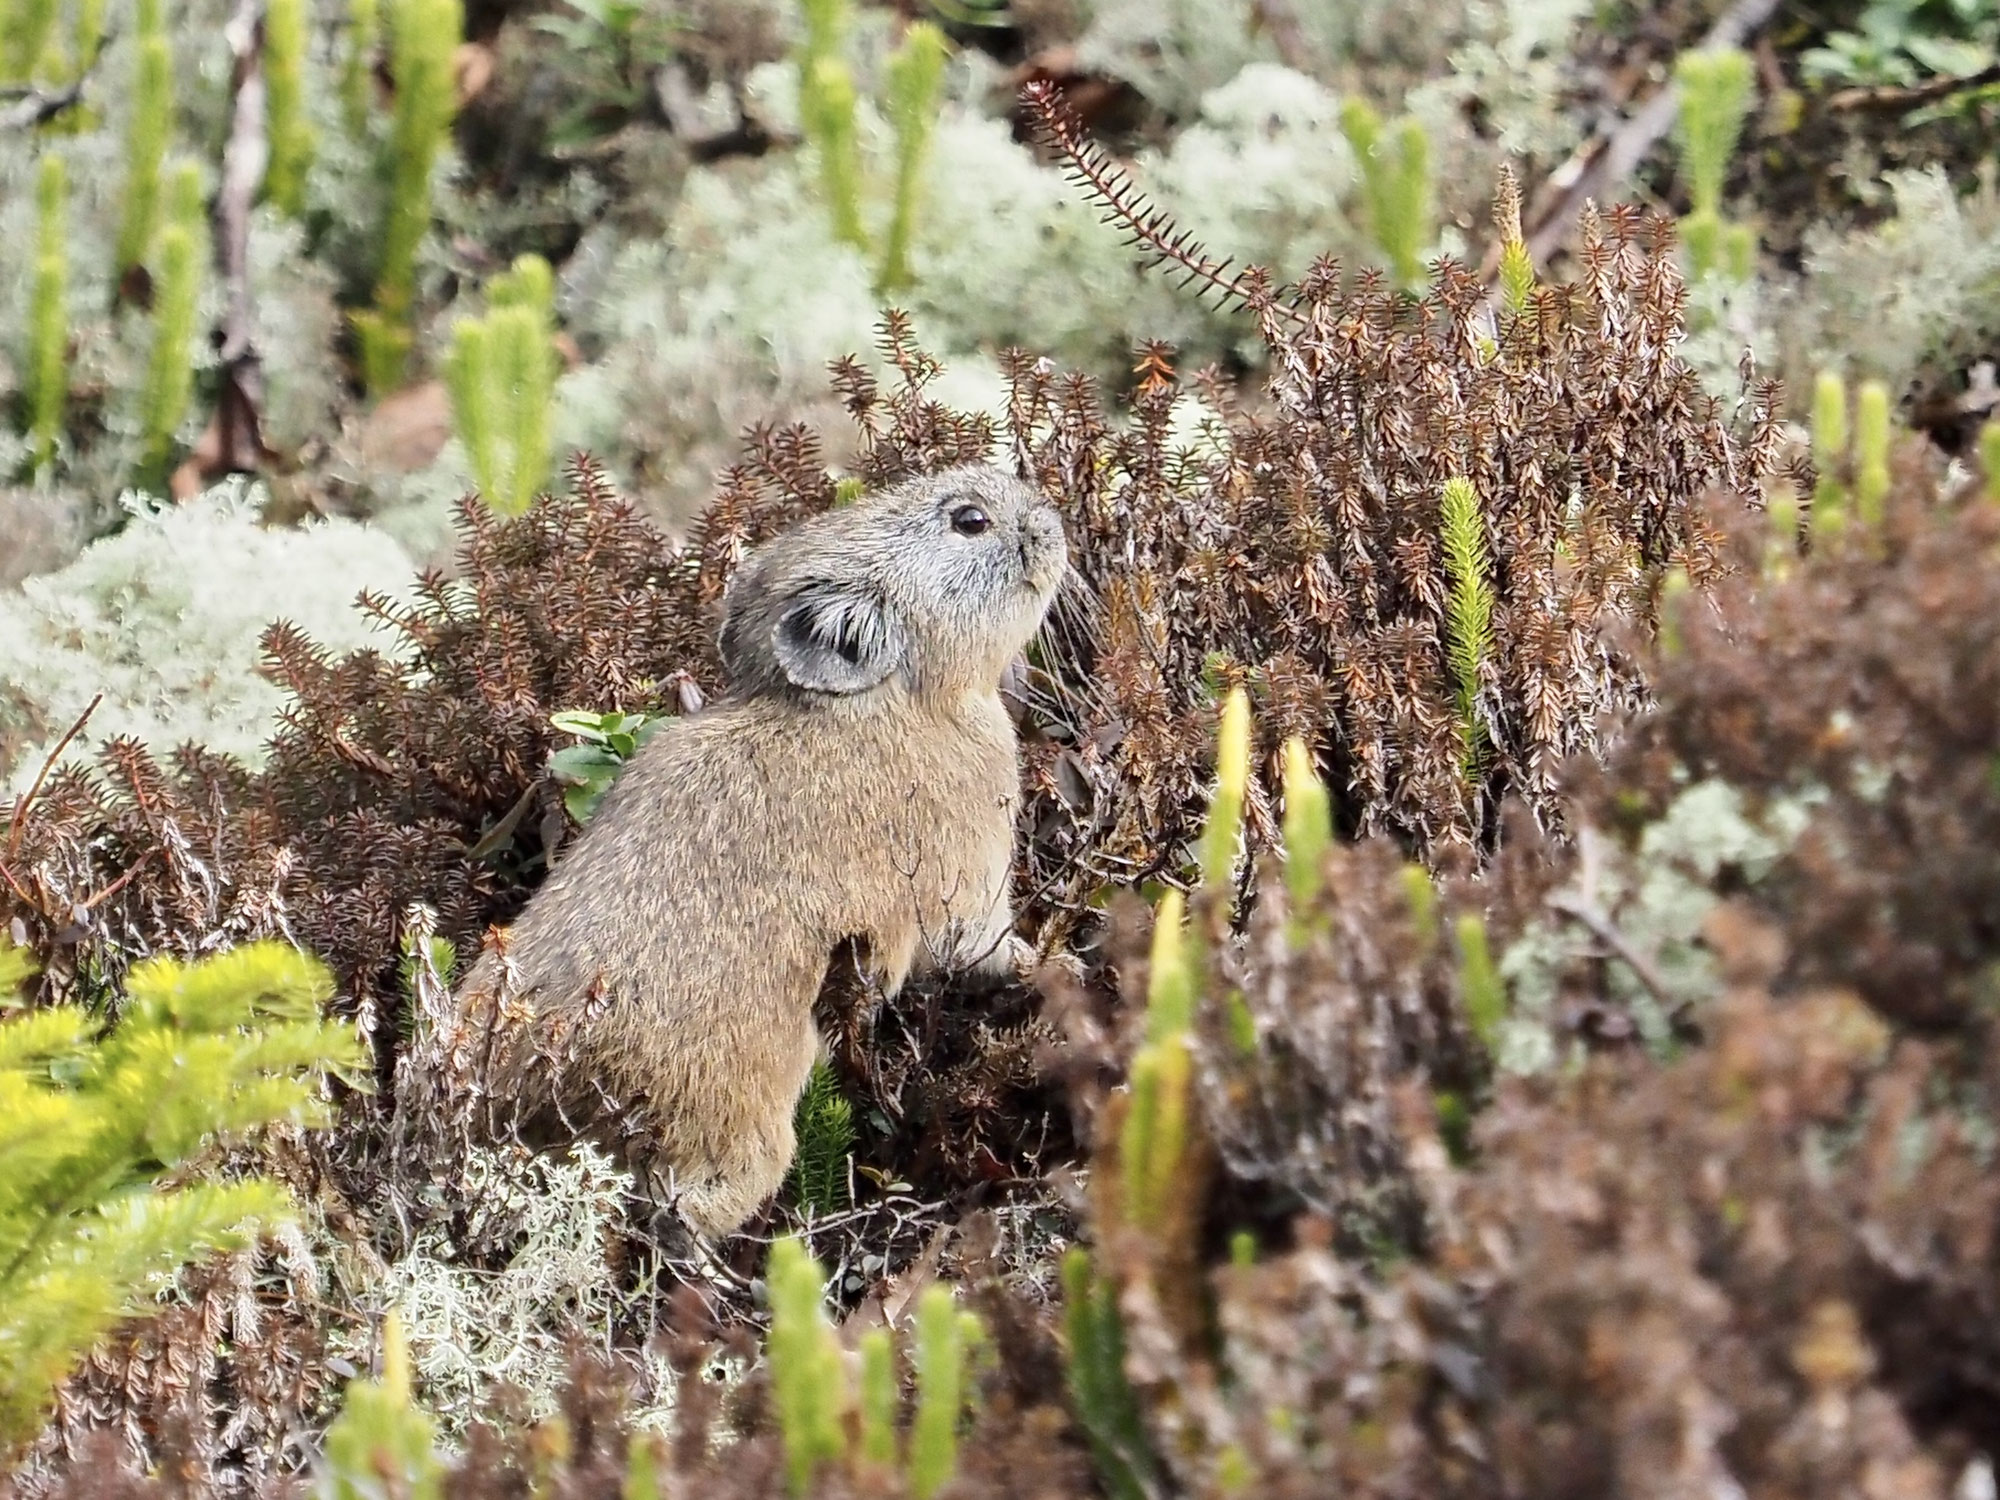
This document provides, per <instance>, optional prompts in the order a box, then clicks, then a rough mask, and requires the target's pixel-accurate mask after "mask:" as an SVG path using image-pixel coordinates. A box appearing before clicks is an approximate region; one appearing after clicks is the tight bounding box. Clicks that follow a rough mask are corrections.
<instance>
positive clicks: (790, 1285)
mask: <svg viewBox="0 0 2000 1500" xmlns="http://www.w3.org/2000/svg"><path fill="white" fill-rule="evenodd" d="M765 1285H766V1286H768V1287H769V1288H770V1296H771V1334H770V1338H769V1340H768V1341H767V1343H766V1345H765V1353H766V1357H767V1358H768V1359H769V1360H770V1365H771V1397H772V1404H773V1405H774V1406H775V1407H776V1408H777V1414H778V1431H779V1433H780V1434H781V1435H782V1437H783V1438H784V1443H785V1477H786V1480H787V1482H788V1484H789V1485H790V1487H791V1491H792V1493H793V1494H794V1495H803V1494H805V1493H806V1491H807V1488H808V1487H809V1486H810V1485H811V1483H812V1477H813V1472H814V1470H816V1469H817V1468H818V1467H819V1466H820V1465H821V1464H823V1463H832V1462H834V1461H835V1460H837V1459H838V1458H839V1457H840V1456H841V1454H842V1453H843V1452H844V1451H845V1449H846V1440H845V1437H844V1435H843V1434H842V1432H841V1426H840V1418H841V1413H842V1411H843V1410H844V1409H845V1407H846V1405H847V1394H846V1393H847V1385H846V1380H845V1378H844V1376H843V1373H842V1370H841V1363H840V1346H839V1344H838V1343H837V1342H836V1341H835V1339H834V1336H833V1329H832V1328H830V1327H828V1326H827V1321H826V1314H825V1313H824V1312H823V1311H822V1310H821V1306H820V1297H821V1286H822V1277H821V1273H820V1268H819V1265H818V1263H817V1262H816V1261H814V1260H813V1258H812V1257H811V1256H810V1255H808V1254H807V1253H806V1250H805V1247H804V1246H803V1245H801V1244H800V1243H799V1242H798V1241H797V1240H796V1239H793V1238H791V1237H790V1236H789V1235H788V1236H786V1237H785V1238H784V1239H781V1240H779V1241H778V1242H777V1243H776V1244H774V1245H772V1246H771V1259H770V1265H769V1267H768V1269H767V1270H766V1273H765Z"/></svg>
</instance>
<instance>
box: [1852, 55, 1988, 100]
mask: <svg viewBox="0 0 2000 1500" xmlns="http://www.w3.org/2000/svg"><path fill="white" fill-rule="evenodd" d="M1993 83H2000V63H1994V64H1993V65H1991V66H1990V67H1985V68H1981V69H1980V70H1979V71H1978V72H1977V73H1967V74H1964V75H1963V76H1959V77H1951V78H1930V79H1926V80H1925V81H1924V82H1922V83H1919V84H1913V85H1911V86H1910V87H1909V88H1890V87H1888V86H1886V85H1884V86H1882V87H1879V88H1858V89H1842V90H1841V91H1840V92H1839V93H1837V94H1832V95H1829V96H1828V98H1827V101H1826V107H1827V108H1828V109H1830V110H1850V109H1914V108H1915V107H1916V106H1917V105H1919V104H1934V103H1936V102H1937V101H1938V100H1940V99H1949V98H1950V97H1951V96H1952V95H1953V94H1962V93H1966V92H1968V91H1969V90H1972V89H1983V88H1985V87H1986V86H1987V85H1988V84H1993Z"/></svg>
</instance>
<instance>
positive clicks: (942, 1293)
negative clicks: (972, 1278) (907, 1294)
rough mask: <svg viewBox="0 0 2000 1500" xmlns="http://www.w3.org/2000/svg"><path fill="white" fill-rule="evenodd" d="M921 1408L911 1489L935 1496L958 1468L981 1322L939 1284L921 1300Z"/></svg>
mask: <svg viewBox="0 0 2000 1500" xmlns="http://www.w3.org/2000/svg"><path fill="white" fill-rule="evenodd" d="M916 1332H917V1340H916V1342H917V1348H916V1367H917V1409H916V1412H915V1414H914V1415H913V1416H912V1417H911V1419H910V1457H909V1464H908V1472H909V1481H910V1493H911V1494H912V1495H913V1496H915V1497H916V1500H930V1497H931V1496H933V1495H935V1494H936V1493H937V1492H938V1491H939V1490H941V1489H943V1488H944V1486H945V1485H946V1484H948V1483H949V1482H950V1481H951V1476H952V1475H953V1474H955V1473H956V1472H957V1471H958V1419H959V1417H960V1415H961V1414H962V1413H963V1412H964V1410H965V1398H966V1380H965V1375H966V1363H967V1356H968V1355H969V1353H970V1351H971V1348H972V1346H973V1345H974V1344H976V1343H977V1342H978V1341H979V1338H980V1326H979V1320H978V1319H977V1318H975V1317H973V1316H972V1315H971V1314H970V1313H961V1312H960V1311H959V1310H958V1304H957V1303H956V1302H955V1301H953V1300H952V1295H951V1292H950V1290H949V1289H948V1288H946V1287H943V1286H939V1285H937V1284H936V1283H933V1284H932V1285H930V1286H928V1287H926V1288H924V1293H923V1295H922V1296H921V1297H919V1298H918V1299H917V1330H916Z"/></svg>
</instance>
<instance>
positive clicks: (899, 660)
mask: <svg viewBox="0 0 2000 1500" xmlns="http://www.w3.org/2000/svg"><path fill="white" fill-rule="evenodd" d="M771 646H772V651H773V653H774V654H775V655H776V657H777V659H778V665H779V667H781V668H782V669H783V670H784V674H785V676H786V677H787V678H788V679H790V681H791V683H792V685H793V686H794V687H801V688H805V689H806V690H807V691H809V692H815V693H862V692H866V691H867V690H868V689H869V688H872V687H874V686H875V685H876V684H877V683H879V682H882V681H884V680H885V679H886V678H887V677H888V676H889V675H890V674H891V673H892V672H895V671H897V670H898V669H900V668H901V667H902V665H903V662H904V659H905V657H906V656H907V655H908V653H909V643H908V641H907V639H906V638H905V637H904V634H903V628H902V626H901V625H899V624H898V623H897V622H896V620H895V618H894V617H893V616H892V615H891V614H890V613H889V610H888V606H887V605H886V604H885V603H884V602H883V600H882V598H881V596H880V595H879V594H876V593H874V592H873V591H872V590H868V589H860V588H856V587H854V586H853V585H851V584H832V583H809V584H807V585H806V586H805V587H804V588H802V589H800V590H799V592H798V593H796V594H795V595H793V596H792V598H791V599H789V600H788V601H786V603H785V605H784V606H783V608H782V609H781V610H780V612H779V614H778V623H777V626H776V628H775V630H774V631H773V634H772V638H771Z"/></svg>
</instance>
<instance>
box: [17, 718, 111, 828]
mask: <svg viewBox="0 0 2000 1500" xmlns="http://www.w3.org/2000/svg"><path fill="white" fill-rule="evenodd" d="M103 701H104V694H102V693H99V694H98V695H97V696H96V697H95V698H92V699H91V700H90V702H89V703H87V704H85V705H84V710H83V712H82V713H80V714H78V715H77V716H76V722H75V723H74V724H72V725H70V726H69V728H68V729H67V730H65V731H64V733H63V737H62V738H61V739H59V740H57V741H56V747H55V749H53V750H51V751H50V752H49V753H48V754H47V755H46V756H44V757H43V758H42V768H41V770H39V771H37V772H36V773H35V780H34V784H33V785H32V786H30V787H29V788H28V790H27V791H26V792H25V793H24V794H23V795H22V796H21V797H20V798H19V799H18V800H17V801H16V802H15V803H14V815H13V817H11V818H10V819H8V821H7V858H9V859H12V858H13V857H14V856H15V855H16V854H18V853H19V852H20V850H21V830H22V829H24V828H26V827H27V825H28V809H29V808H30V807H32V806H34V804H35V798H37V797H38V796H40V795H41V791H42V783H43V782H45V781H47V780H48V779H49V772H50V771H52V770H54V769H55V764H56V762H57V761H58V760H60V759H61V758H62V753H63V751H65V750H67V749H68V748H69V742H70V741H71V740H73V739H75V738H76V737H77V736H78V735H79V734H81V733H83V726H84V725H85V724H88V723H89V722H90V716H91V715H92V714H94V713H96V712H97V705H98V704H100V703H102V702H103Z"/></svg>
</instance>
